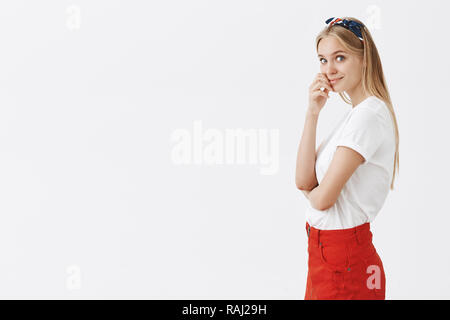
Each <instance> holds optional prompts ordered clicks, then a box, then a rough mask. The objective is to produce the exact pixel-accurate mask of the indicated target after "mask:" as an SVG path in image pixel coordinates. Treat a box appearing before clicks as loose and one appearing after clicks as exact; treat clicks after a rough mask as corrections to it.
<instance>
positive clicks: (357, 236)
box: [355, 227, 361, 244]
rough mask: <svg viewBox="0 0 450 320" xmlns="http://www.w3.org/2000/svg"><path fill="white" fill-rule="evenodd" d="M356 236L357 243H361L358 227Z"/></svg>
mask: <svg viewBox="0 0 450 320" xmlns="http://www.w3.org/2000/svg"><path fill="white" fill-rule="evenodd" d="M355 238H356V243H358V244H361V241H360V239H359V234H358V227H355Z"/></svg>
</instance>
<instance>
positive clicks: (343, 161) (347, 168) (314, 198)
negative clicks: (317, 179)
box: [302, 146, 364, 210]
mask: <svg viewBox="0 0 450 320" xmlns="http://www.w3.org/2000/svg"><path fill="white" fill-rule="evenodd" d="M363 162H364V157H363V156H362V155H361V154H359V153H358V152H356V151H355V150H353V149H351V148H348V147H345V146H338V147H337V149H336V152H335V153H334V156H333V159H332V161H331V163H330V166H329V167H328V170H327V172H326V173H325V176H324V177H323V179H322V181H321V183H320V184H318V185H317V186H316V187H315V188H314V189H312V190H311V191H307V190H302V191H303V193H304V194H305V196H306V197H307V198H308V199H309V201H310V203H311V206H312V207H313V208H314V209H317V210H327V209H329V208H331V207H332V206H333V205H334V204H335V203H336V201H337V198H338V197H339V194H340V193H341V191H342V188H343V187H344V185H345V184H346V183H347V181H348V179H350V177H351V176H352V174H353V173H354V172H355V171H356V169H357V168H358V166H359V165H360V164H362V163H363Z"/></svg>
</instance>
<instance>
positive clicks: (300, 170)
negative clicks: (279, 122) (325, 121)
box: [295, 111, 319, 190]
mask: <svg viewBox="0 0 450 320" xmlns="http://www.w3.org/2000/svg"><path fill="white" fill-rule="evenodd" d="M318 120H319V114H315V113H313V112H310V111H308V112H307V113H306V116H305V126H304V128H303V134H302V138H301V140H300V144H299V146H298V152H297V165H296V171H295V185H296V186H297V188H298V189H300V190H312V189H314V188H315V187H316V186H317V185H318V182H317V177H316V129H317V121H318Z"/></svg>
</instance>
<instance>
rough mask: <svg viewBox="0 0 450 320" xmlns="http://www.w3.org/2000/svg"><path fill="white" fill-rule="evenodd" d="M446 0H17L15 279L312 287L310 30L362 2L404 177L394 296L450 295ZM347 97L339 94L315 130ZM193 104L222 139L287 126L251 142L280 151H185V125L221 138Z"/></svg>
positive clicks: (7, 4)
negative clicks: (231, 155)
mask: <svg viewBox="0 0 450 320" xmlns="http://www.w3.org/2000/svg"><path fill="white" fill-rule="evenodd" d="M449 9H450V5H449V3H448V1H444V0H442V1H436V0H430V1H356V0H354V1H338V2H337V1H326V0H325V1H322V2H316V1H309V2H305V1H293V0H291V1H285V0H282V1H279V0H278V1H274V0H271V1H263V0H252V1H250V0H239V1H236V0H231V1H230V0H228V1H218V0H203V1H200V0H190V1H184V0H183V1H182V0H178V1H174V0H169V1H144V0H141V1H138V0H128V1H124V0H123V1H117V0H89V1H88V0H72V1H56V0H52V1H50V0H45V1H31V0H28V1H21V0H14V1H12V0H8V1H2V2H1V4H0V43H1V51H0V297H1V298H3V299H13V298H26V299H28V298H39V299H42V298H43V299H47V298H58V299H80V298H87V299H101V298H107V299H108V298H114V299H115V298H121V299H303V297H304V292H305V285H306V272H307V252H306V248H307V238H306V234H305V209H306V204H307V203H306V201H307V199H306V198H305V197H304V195H303V193H302V192H301V191H299V190H297V189H296V187H295V183H294V177H295V161H296V155H297V148H298V144H299V141H300V138H301V134H302V131H303V125H304V115H305V111H306V108H307V102H308V87H309V85H310V83H311V82H312V80H313V78H314V76H315V74H316V73H317V72H319V61H318V59H317V56H316V52H315V47H314V40H315V37H316V35H317V34H318V32H319V31H320V30H321V29H322V28H323V27H324V26H325V20H326V19H328V18H330V17H339V16H353V17H356V18H359V19H360V20H362V21H363V22H364V23H366V25H367V26H368V27H369V30H370V31H371V33H372V36H373V38H374V40H375V43H376V45H377V47H378V50H379V53H380V56H381V60H382V63H383V69H384V73H385V77H386V81H387V84H388V87H389V91H390V94H391V97H392V101H393V104H394V109H395V112H396V116H397V120H398V124H399V131H400V171H399V175H398V176H397V178H396V180H395V189H394V190H393V191H391V192H390V194H389V195H388V197H387V199H386V202H385V204H384V206H383V208H382V210H381V211H380V213H379V215H378V217H377V219H376V220H375V221H374V222H373V224H372V231H373V234H374V244H375V246H376V248H377V250H378V252H379V254H380V256H381V258H382V260H383V263H384V268H385V272H386V280H387V291H386V298H387V299H449V298H450V250H448V244H449V236H450V232H449V230H450V229H449V225H450V215H449V214H450V210H449V209H448V203H447V200H448V199H449V196H448V192H449V188H448V181H449V178H450V177H449V170H448V166H449V163H450V157H449V155H450V154H449V151H448V145H449V144H448V142H447V138H448V137H449V133H450V129H449V125H448V118H449V116H450V112H449V108H450V105H449V103H448V96H447V94H448V93H449V90H448V87H449V82H450V81H449V80H448V79H449V76H450V73H449V71H450V63H449V58H448V57H449V54H448V51H449V47H450V46H449V40H447V39H448V36H446V33H447V32H446V30H447V29H448V19H447V18H448V17H447V13H448V11H449ZM348 108H350V106H349V105H347V104H345V103H344V102H343V101H342V100H341V99H340V97H339V96H338V95H337V94H335V93H331V98H330V99H329V101H328V102H327V104H326V106H325V107H324V109H323V111H322V112H321V115H320V118H319V123H318V129H317V130H318V132H317V143H320V141H321V139H323V138H324V136H325V135H327V134H328V133H329V130H330V129H331V128H332V125H333V123H335V121H336V120H337V119H338V117H339V116H340V115H342V114H343V113H344V112H345V111H346V110H348ZM198 123H200V124H201V125H202V128H203V132H204V131H206V130H209V131H208V132H209V134H210V136H209V139H210V140H209V143H211V141H213V140H214V139H213V138H212V137H216V138H217V139H218V138H220V137H222V138H223V137H225V136H226V135H225V133H226V132H227V131H226V130H230V132H234V133H236V132H238V130H244V131H245V130H259V131H258V132H263V133H266V134H268V133H270V132H275V133H276V134H275V135H274V136H273V137H274V140H270V139H269V138H267V137H268V135H266V136H264V135H263V136H262V138H261V140H260V144H257V143H255V142H252V143H253V144H249V145H248V146H247V147H245V148H244V150H243V151H242V150H241V151H240V152H241V156H242V155H243V153H242V152H247V151H249V150H250V149H251V148H257V149H258V148H259V149H258V150H263V149H261V148H262V147H264V143H266V146H270V148H271V149H270V150H271V152H272V153H271V154H272V156H274V157H275V158H272V160H276V166H275V167H274V168H275V170H273V171H272V173H271V174H262V170H261V169H262V168H264V167H265V166H266V165H264V164H263V160H264V159H263V157H262V156H261V154H260V155H259V156H258V158H257V160H258V161H257V162H256V163H255V162H251V161H250V160H245V161H244V162H243V163H241V164H238V163H224V164H216V163H212V164H206V163H200V164H196V163H194V161H191V163H184V164H179V163H178V162H177V161H176V157H175V156H174V154H176V152H175V151H176V150H177V147H178V148H179V147H180V144H179V143H180V141H179V140H178V142H177V140H176V137H177V136H178V138H179V137H185V138H186V137H191V138H192V139H193V140H191V143H192V145H191V146H192V150H194V149H195V148H198V143H199V142H202V143H204V145H207V144H208V141H206V140H208V139H207V138H208V136H207V135H206V136H200V137H199V136H196V138H195V137H194V136H195V132H196V131H195V130H196V129H195V126H196V124H198ZM248 132H249V131H248ZM264 137H266V138H264ZM195 139H196V140H195ZM270 141H272V142H273V143H270ZM196 143H197V147H195V146H194V145H195V144H196ZM317 145H318V144H317ZM187 146H189V145H187ZM232 146H233V145H232ZM234 146H236V145H234ZM216 147H217V148H216V149H215V150H216V151H217V150H219V151H220V150H222V151H224V150H226V149H225V147H222V149H221V147H220V144H218V145H216ZM184 150H185V151H186V149H184ZM196 150H197V151H198V149H196ZM252 150H253V149H252ZM193 152H194V151H193ZM201 159H203V160H205V159H206V158H201Z"/></svg>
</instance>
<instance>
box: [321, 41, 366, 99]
mask: <svg viewBox="0 0 450 320" xmlns="http://www.w3.org/2000/svg"><path fill="white" fill-rule="evenodd" d="M317 53H318V57H319V64H320V72H321V73H323V74H325V75H326V76H327V78H328V80H330V82H331V87H332V88H333V91H334V92H343V91H345V92H347V93H351V92H355V90H358V89H359V88H360V86H361V79H362V58H361V57H358V56H356V55H354V54H351V53H350V52H347V51H346V50H345V49H344V47H342V46H341V44H340V43H339V41H338V40H337V39H335V38H334V37H325V38H323V39H322V40H320V42H319V46H318V49H317ZM340 78H342V79H341V80H338V81H336V82H333V81H331V80H334V79H340Z"/></svg>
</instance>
